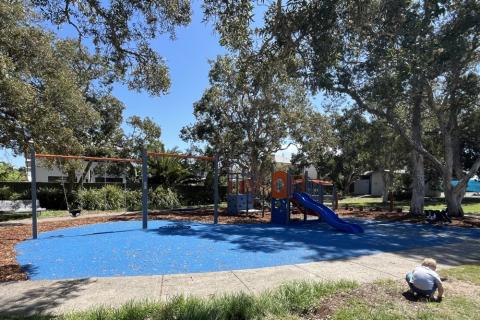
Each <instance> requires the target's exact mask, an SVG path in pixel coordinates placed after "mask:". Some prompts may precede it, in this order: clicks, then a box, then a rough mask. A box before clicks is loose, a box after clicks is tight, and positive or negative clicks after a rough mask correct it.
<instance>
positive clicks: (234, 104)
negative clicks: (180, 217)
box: [182, 55, 308, 189]
mask: <svg viewBox="0 0 480 320" xmlns="http://www.w3.org/2000/svg"><path fill="white" fill-rule="evenodd" d="M209 79H210V87H209V88H208V89H207V90H206V91H205V92H204V94H203V96H202V98H201V99H200V100H199V101H197V102H196V103H195V105H194V116H195V118H196V122H195V123H194V124H192V125H190V126H187V127H185V128H183V129H182V137H183V138H184V139H185V140H190V141H194V142H195V141H199V142H207V143H208V144H209V145H210V146H211V147H212V148H213V149H214V150H215V152H217V153H219V154H220V155H221V156H222V162H223V163H224V164H225V165H226V167H235V168H236V169H237V170H240V171H244V172H245V173H246V174H247V175H249V176H250V177H251V178H252V179H253V181H254V188H255V189H257V187H258V184H260V183H261V179H262V177H264V176H268V175H269V174H270V170H269V167H270V165H271V162H272V160H273V157H272V154H273V153H275V152H276V151H278V150H280V149H281V148H282V146H283V145H284V144H285V142H286V138H287V137H288V136H289V132H290V131H289V128H290V125H292V124H293V122H295V121H296V119H295V118H296V117H295V115H296V113H297V112H298V110H299V109H303V110H304V109H305V108H306V107H307V106H308V99H307V96H306V94H305V90H304V88H303V86H302V85H301V84H300V83H299V82H298V81H296V80H294V79H290V78H289V77H288V75H287V74H286V73H285V72H282V70H281V69H280V68H278V69H276V68H275V66H274V65H269V63H268V60H262V59H261V58H260V57H259V56H256V55H248V56H242V55H240V56H222V57H218V58H217V60H216V61H215V62H213V63H212V69H211V71H210V74H209Z"/></svg>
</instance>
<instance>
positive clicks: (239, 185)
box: [227, 172, 253, 214]
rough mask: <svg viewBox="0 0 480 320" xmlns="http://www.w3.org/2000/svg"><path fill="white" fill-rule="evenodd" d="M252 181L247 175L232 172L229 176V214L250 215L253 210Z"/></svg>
mask: <svg viewBox="0 0 480 320" xmlns="http://www.w3.org/2000/svg"><path fill="white" fill-rule="evenodd" d="M251 190H253V182H252V179H249V178H246V177H245V174H243V173H239V172H230V173H228V175H227V212H228V213H229V214H239V213H248V212H249V210H251V209H253V194H252V192H251Z"/></svg>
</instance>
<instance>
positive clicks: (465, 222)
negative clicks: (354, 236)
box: [337, 209, 480, 228]
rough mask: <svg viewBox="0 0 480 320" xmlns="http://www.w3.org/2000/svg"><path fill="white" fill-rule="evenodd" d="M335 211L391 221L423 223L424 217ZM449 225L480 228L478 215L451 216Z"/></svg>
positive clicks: (389, 213)
mask: <svg viewBox="0 0 480 320" xmlns="http://www.w3.org/2000/svg"><path fill="white" fill-rule="evenodd" d="M337 212H338V214H339V215H341V216H342V217H352V218H364V219H371V220H380V221H392V222H409V223H425V217H423V216H412V215H410V214H408V213H406V212H388V211H359V210H354V211H349V210H345V209H338V210H337ZM449 225H450V226H456V227H462V228H480V216H479V217H472V216H469V217H461V218H453V219H452V223H451V224H449Z"/></svg>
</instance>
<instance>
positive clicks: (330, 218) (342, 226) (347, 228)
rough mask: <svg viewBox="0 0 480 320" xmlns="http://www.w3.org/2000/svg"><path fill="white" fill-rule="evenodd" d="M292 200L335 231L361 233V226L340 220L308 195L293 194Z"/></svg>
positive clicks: (330, 210)
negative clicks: (310, 211)
mask: <svg viewBox="0 0 480 320" xmlns="http://www.w3.org/2000/svg"><path fill="white" fill-rule="evenodd" d="M293 198H294V199H295V200H297V201H298V202H299V203H300V204H301V205H302V206H304V207H305V208H307V209H310V210H312V211H313V212H314V213H315V214H317V215H318V216H320V218H322V220H323V221H325V222H326V223H327V224H329V225H330V226H332V227H334V228H335V229H337V230H340V231H343V232H347V233H363V228H362V227H361V226H359V225H358V224H355V223H349V222H346V221H344V220H342V219H340V218H339V217H338V216H337V214H336V213H335V212H334V211H333V210H332V209H330V208H329V207H327V206H324V205H323V204H321V203H319V202H317V201H315V200H313V199H312V198H311V197H310V195H308V193H305V192H302V193H298V192H295V193H294V194H293Z"/></svg>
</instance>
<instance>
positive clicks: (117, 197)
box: [75, 185, 180, 211]
mask: <svg viewBox="0 0 480 320" xmlns="http://www.w3.org/2000/svg"><path fill="white" fill-rule="evenodd" d="M76 198H77V199H76V201H75V203H76V206H78V207H81V208H83V209H85V210H118V209H123V208H125V207H126V208H127V210H131V211H138V210H141V208H142V192H141V191H140V190H127V191H125V190H123V189H122V188H120V187H118V186H115V185H105V186H104V187H102V188H100V189H80V190H79V191H78V194H77V197H76ZM148 203H149V207H150V208H153V209H168V208H177V207H179V206H180V200H179V197H178V195H177V193H176V192H174V191H173V190H171V189H168V188H163V187H156V188H155V189H152V190H149V192H148Z"/></svg>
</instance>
